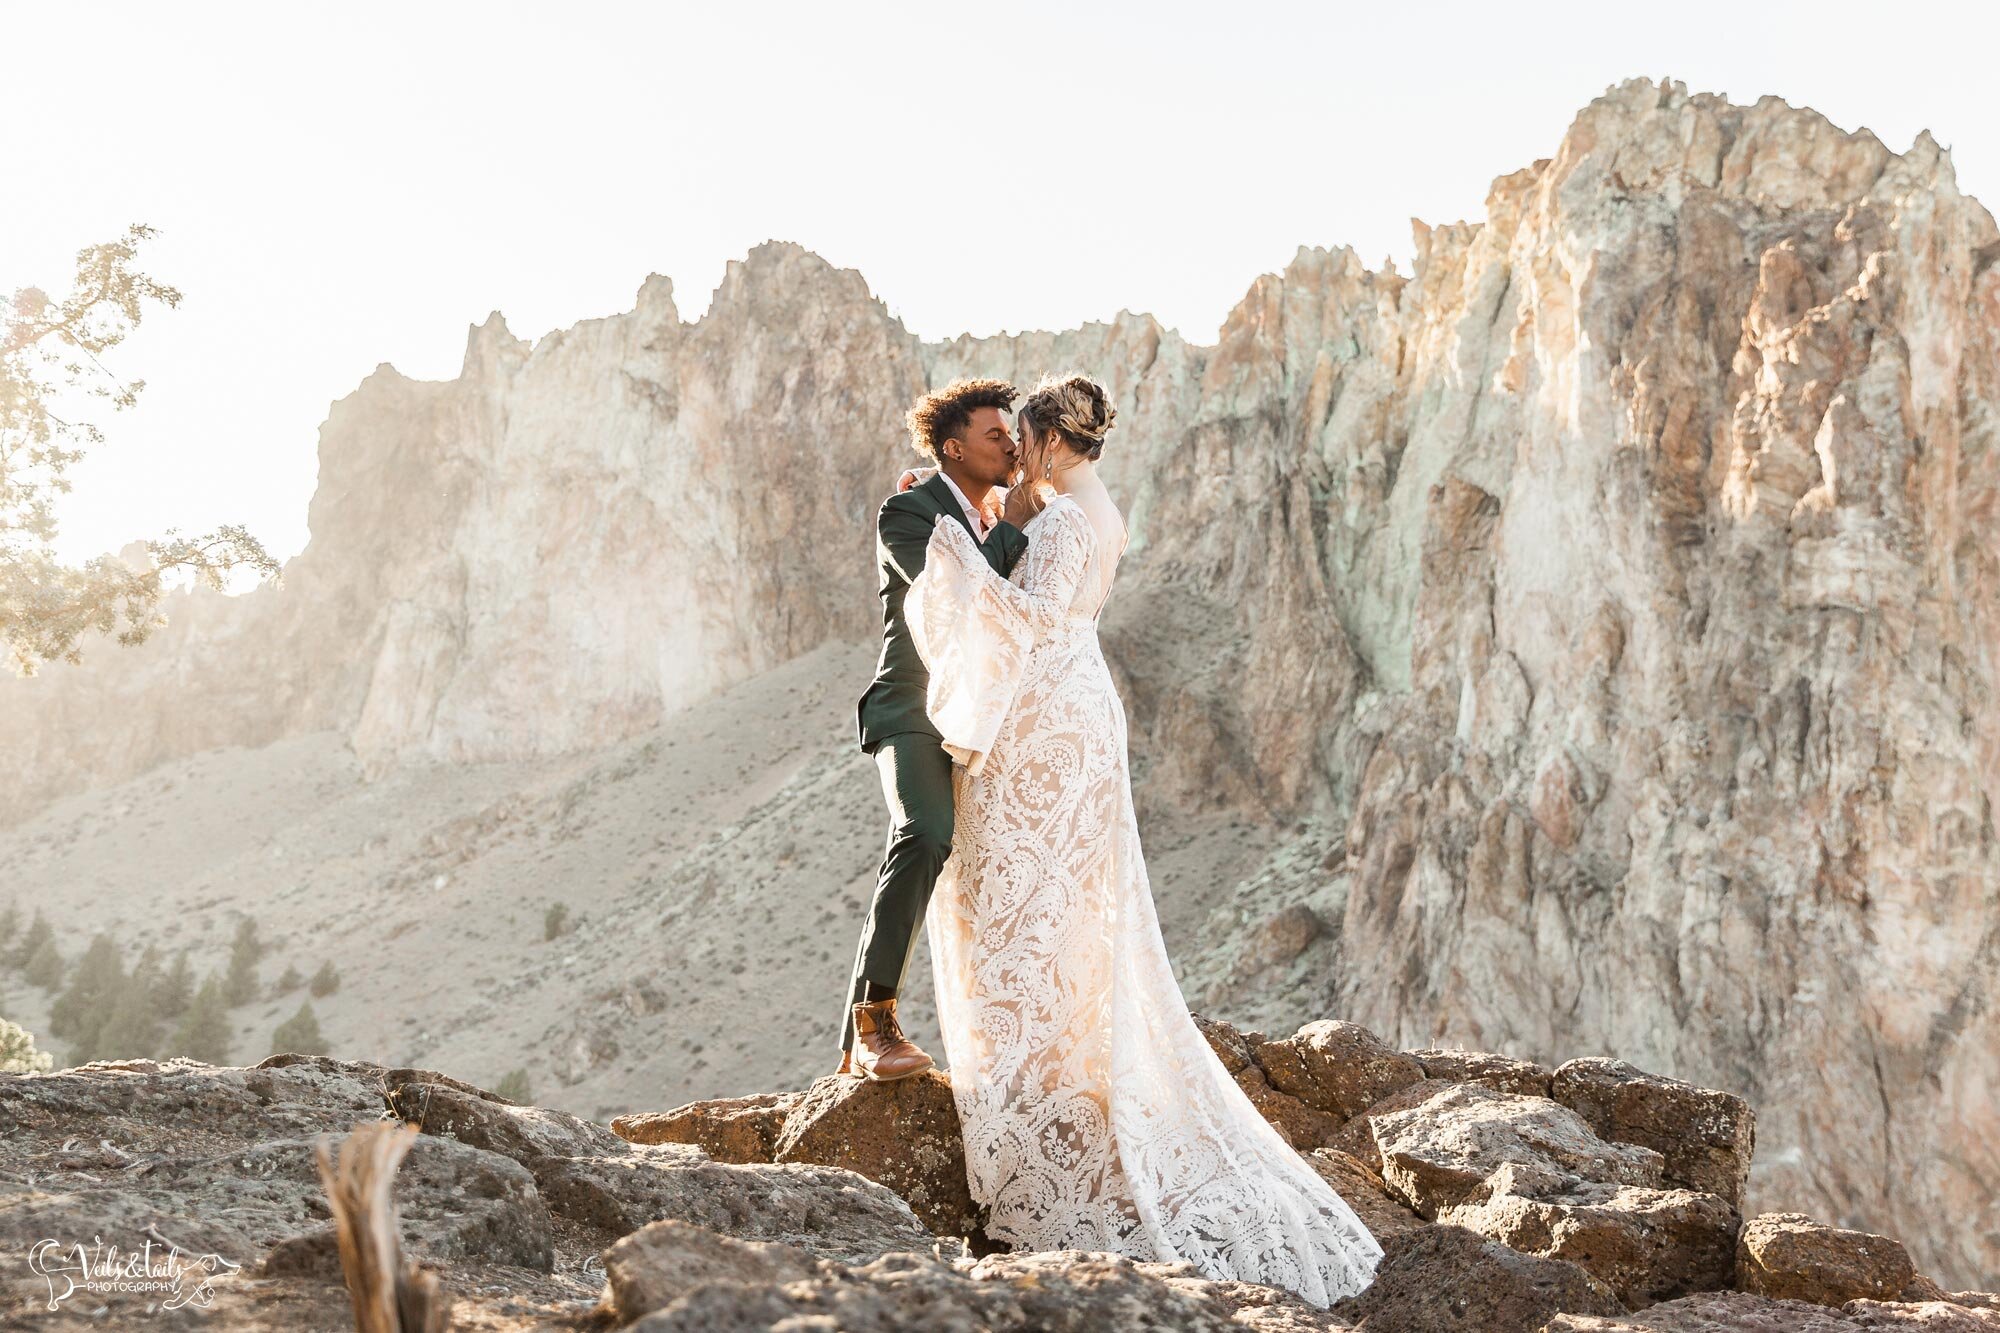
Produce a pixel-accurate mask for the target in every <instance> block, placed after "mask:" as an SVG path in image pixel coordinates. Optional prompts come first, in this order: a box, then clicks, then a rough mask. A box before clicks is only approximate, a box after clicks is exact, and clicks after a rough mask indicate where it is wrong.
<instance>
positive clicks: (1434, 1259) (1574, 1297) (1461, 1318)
mask: <svg viewBox="0 0 2000 1333" xmlns="http://www.w3.org/2000/svg"><path fill="white" fill-rule="evenodd" d="M1381 1239H1382V1262H1381V1264H1380V1265H1379V1266H1378V1267H1377V1269H1376V1271H1375V1280H1374V1281H1373V1282H1372V1283H1370V1284H1369V1285H1368V1286H1367V1287H1366V1288H1365V1289H1364V1290H1362V1291H1361V1292H1360V1293H1359V1294H1357V1295H1354V1296H1350V1297H1348V1298H1347V1299H1346V1300H1344V1301H1338V1302H1336V1303H1335V1304H1334V1306H1333V1308H1332V1310H1331V1311H1329V1313H1330V1314H1332V1315H1334V1316H1336V1317H1337V1318H1339V1319H1340V1320H1342V1321H1344V1323H1345V1324H1346V1325H1347V1326H1349V1327H1352V1328H1356V1329H1367V1330H1370V1331H1371V1333H1375V1331H1377V1330H1379V1333H1446V1331H1447V1330H1450V1331H1451V1333H1535V1330H1537V1329H1540V1328H1541V1327H1543V1326H1544V1325H1545V1324H1546V1323H1547V1322H1548V1321H1549V1320H1550V1319H1551V1318H1552V1317H1554V1316H1555V1315H1557V1314H1560V1313H1562V1312H1564V1311H1574V1312H1578V1313H1582V1314H1618V1313H1621V1312H1622V1310H1623V1307H1622V1306H1620V1305H1619V1303H1618V1298H1617V1297H1616V1296H1614V1295H1613V1294H1612V1293H1611V1289H1610V1288H1608V1287H1606V1286H1605V1285H1604V1284H1603V1283H1602V1282H1599V1281H1598V1280H1597V1279H1596V1278H1594V1277H1592V1276H1590V1274H1588V1273H1586V1272H1584V1271H1583V1270H1582V1269H1581V1268H1578V1267H1577V1266H1576V1265H1575V1264H1572V1263H1568V1262H1566V1261H1565V1260H1562V1259H1545V1258H1540V1257H1538V1256H1535V1255H1527V1254H1517V1253H1515V1252H1514V1251H1513V1250H1510V1249H1508V1248H1507V1247H1506V1246H1504V1245H1499V1244H1496V1243H1494V1242H1493V1241H1490V1240H1487V1239H1486V1238H1485V1237H1483V1236H1476V1235H1474V1234H1473V1233H1472V1232H1470V1231H1467V1230H1465V1229H1464V1228H1462V1227H1453V1226H1426V1227H1422V1228H1420V1229H1418V1230H1415V1231H1404V1232H1399V1233H1394V1234H1391V1235H1388V1236H1385V1237H1382V1238H1381Z"/></svg>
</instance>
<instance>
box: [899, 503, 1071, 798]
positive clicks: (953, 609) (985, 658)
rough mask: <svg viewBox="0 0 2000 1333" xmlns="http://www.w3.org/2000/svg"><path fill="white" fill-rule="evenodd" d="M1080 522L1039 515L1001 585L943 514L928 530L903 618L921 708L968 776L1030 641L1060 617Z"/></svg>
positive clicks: (1063, 508) (1056, 511)
mask: <svg viewBox="0 0 2000 1333" xmlns="http://www.w3.org/2000/svg"><path fill="white" fill-rule="evenodd" d="M1089 521H1090V520H1089V519H1087V518H1085V517H1084V516H1083V513H1082V511H1081V510H1080V509H1078V508H1077V507H1076V506H1075V505H1074V504H1073V503H1070V504H1063V503H1058V504H1057V505H1056V506H1054V507H1052V508H1051V509H1050V510H1047V511H1045V512H1044V513H1043V515H1042V518H1041V521H1040V522H1038V523H1036V524H1035V525H1034V528H1035V531H1034V532H1033V533H1032V534H1031V535H1030V537H1029V540H1028V550H1027V553H1026V554H1025V555H1023V556H1022V557H1021V562H1020V564H1019V565H1018V566H1016V568H1015V570H1014V578H1015V580H1017V581H1010V580H1008V579H1004V578H1001V577H1000V576H999V575H998V574H996V573H994V572H993V568H992V566H991V565H989V564H987V562H986V557H985V556H983V555H982V554H980V550H979V548H978V546H976V545H975V544H974V543H973V540H972V535H971V534H970V533H968V532H967V531H966V530H965V528H964V526H963V525H962V524H960V523H957V522H954V521H953V520H952V519H950V518H949V517H948V516H947V517H943V518H940V519H939V521H938V523H937V525H936V527H934V528H933V529H932V530H931V536H930V546H929V548H928V551H927V552H926V554H925V557H924V568H923V571H922V572H921V573H919V574H918V575H917V577H916V578H915V579H913V580H912V581H911V583H910V587H909V592H908V593H907V595H906V596H905V597H904V599H903V618H904V621H905V623H906V624H908V626H909V629H910V638H911V640H912V641H913V642H914V643H915V644H916V648H917V652H918V654H919V655H920V656H921V657H922V658H923V659H924V665H925V666H926V667H927V668H929V670H930V677H931V682H930V690H929V693H928V695H927V696H926V701H925V702H926V708H927V711H928V712H929V714H930V719H931V725H932V726H934V727H936V728H937V729H938V735H939V736H940V737H942V738H943V741H944V748H945V750H946V751H947V752H948V753H949V754H950V755H951V757H952V758H953V759H954V760H956V761H957V762H959V763H961V764H964V765H965V769H966V772H968V773H977V772H979V770H980V768H981V767H982V766H983V765H984V764H985V762H986V754H987V751H989V750H991V749H992V748H993V739H994V737H995V736H996V735H997V734H998V733H999V730H1000V723H1001V720H1002V719H1003V718H1005V717H1006V716H1007V710H1008V709H1009V708H1010V707H1012V706H1013V702H1014V695H1015V693H1016V691H1018V690H1019V688H1020V685H1021V677H1022V674H1023V672H1024V670H1025V669H1026V667H1027V662H1028V652H1029V650H1030V649H1031V648H1033V647H1034V646H1035V641H1036V640H1037V639H1038V638H1040V637H1041V636H1043V635H1045V634H1047V633H1048V632H1049V631H1050V630H1051V629H1053V628H1054V627H1056V626H1057V625H1059V624H1061V623H1062V622H1063V621H1064V620H1065V619H1067V618H1068V615H1069V609H1070V603H1071V601H1072V600H1073V599H1074V597H1075V595H1076V590H1077V587H1078V585H1079V584H1080V583H1081V582H1082V581H1083V572H1084V563H1085V561H1086V559H1087V557H1088V555H1089V533H1088V524H1089Z"/></svg>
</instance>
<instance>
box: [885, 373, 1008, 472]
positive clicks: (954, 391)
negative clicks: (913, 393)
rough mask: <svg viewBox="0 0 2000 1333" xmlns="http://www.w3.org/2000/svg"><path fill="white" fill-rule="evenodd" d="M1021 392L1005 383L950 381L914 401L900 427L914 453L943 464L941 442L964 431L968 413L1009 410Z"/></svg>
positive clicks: (968, 419)
mask: <svg viewBox="0 0 2000 1333" xmlns="http://www.w3.org/2000/svg"><path fill="white" fill-rule="evenodd" d="M1020 396H1021V391H1020V390H1019V389H1017V388H1015V387H1014V386H1013V385H1011V384H1009V383H1008V382H1007V381H1006V380H953V381H952V382H951V383H950V384H947V385H946V386H945V387H944V388H942V389H939V390H938V391H937V392H936V393H927V394H925V395H924V396H923V397H921V398H919V399H917V401H916V403H915V404H914V405H912V406H911V408H910V410H909V413H908V414H907V415H906V416H904V418H903V421H904V424H905V425H907V426H908V427H909V428H910V445H911V447H913V448H914V449H915V450H916V451H917V452H918V453H920V454H923V455H924V456H925V457H927V458H929V459H931V460H932V461H934V462H936V463H937V464H938V465H939V466H943V464H944V442H945V441H946V440H949V439H951V438H952V437H953V436H954V435H957V434H958V433H959V432H960V431H962V430H964V429H965V423H966V422H968V421H970V420H972V414H973V413H974V412H976V411H978V410H979V409H980V408H982V407H997V408H999V409H1000V410H1001V411H1002V412H1006V411H1010V410H1011V409H1012V408H1013V406H1014V400H1015V399H1016V398H1019V397H1020Z"/></svg>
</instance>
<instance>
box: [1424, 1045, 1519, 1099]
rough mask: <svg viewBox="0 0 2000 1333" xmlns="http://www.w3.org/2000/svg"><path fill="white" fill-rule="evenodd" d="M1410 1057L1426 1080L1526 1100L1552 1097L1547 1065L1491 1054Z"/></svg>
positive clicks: (1432, 1052)
mask: <svg viewBox="0 0 2000 1333" xmlns="http://www.w3.org/2000/svg"><path fill="white" fill-rule="evenodd" d="M1408 1054H1409V1056H1410V1058H1411V1059H1413V1060H1415V1061H1416V1062H1417V1063H1418V1064H1420V1065H1422V1066H1423V1068H1424V1077H1425V1078H1431V1079H1441V1080H1443V1081H1445V1082H1448V1083H1477V1084H1479V1085H1480V1086H1481V1087H1486V1088H1491V1089H1493V1091H1495V1092H1511V1093H1515V1094H1517V1095H1519V1096H1523V1097H1546V1096H1548V1095H1549V1079H1550V1078H1551V1077H1552V1075H1551V1074H1550V1072H1549V1068H1548V1066H1547V1065H1538V1064H1536V1063H1535V1062H1534V1061H1532V1060H1516V1059H1514V1058H1513V1057H1512V1056H1507V1055H1494V1054H1493V1053H1491V1052H1490V1051H1441V1050H1423V1051H1411V1052H1409V1053H1408Z"/></svg>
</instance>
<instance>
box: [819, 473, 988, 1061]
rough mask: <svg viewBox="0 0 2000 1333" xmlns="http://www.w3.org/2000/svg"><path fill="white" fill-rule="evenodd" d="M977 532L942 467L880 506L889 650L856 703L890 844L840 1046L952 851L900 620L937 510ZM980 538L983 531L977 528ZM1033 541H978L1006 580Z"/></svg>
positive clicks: (906, 956)
mask: <svg viewBox="0 0 2000 1333" xmlns="http://www.w3.org/2000/svg"><path fill="white" fill-rule="evenodd" d="M940 514H943V515H945V516H947V517H948V518H950V519H953V520H956V521H957V522H958V523H959V524H960V525H961V526H963V527H964V528H965V530H966V531H967V532H968V533H972V525H971V524H970V523H968V522H966V519H965V513H964V511H963V510H961V509H960V508H959V506H958V498H957V497H956V496H954V495H953V494H952V493H951V488H950V486H948V485H947V484H946V483H945V479H944V475H943V474H942V473H939V474H938V475H937V476H934V477H932V478H931V479H930V480H929V481H926V482H924V483H923V484H922V485H921V486H912V487H911V488H910V489H909V490H907V491H902V492H899V493H897V494H895V495H892V496H890V497H889V498H888V499H887V500H884V501H883V502H882V508H881V510H880V512H879V513H878V514H877V515H876V518H875V562H876V565H877V566H878V568H879V571H880V592H881V596H882V655H881V657H880V659H879V660H878V661H877V662H876V666H875V679H874V680H872V681H871V682H869V685H868V688H867V690H866V691H864V692H863V694H862V696H861V699H860V702H859V703H858V704H856V706H855V726H856V730H857V731H858V733H859V736H860V741H861V749H862V751H863V752H864V753H866V754H871V755H873V756H874V757H875V767H876V771H877V772H878V773H879V774H880V776H881V779H882V798H883V800H884V802H885V803H886V804H887V805H888V807H889V842H888V846H887V847H886V848H885V849H884V850H883V853H882V866H881V869H880V871H879V872H878V873H877V875H876V879H875V896H874V899H873V901H871V902H870V904H869V907H868V919H867V921H866V922H865V923H864V924H863V925H862V928H861V940H860V943H859V944H857V945H856V946H855V950H854V968H853V971H852V973H851V974H850V976H849V979H848V987H847V1007H846V1009H845V1010H844V1011H843V1013H842V1015H841V1028H840V1048H841V1049H842V1050H844V1051H845V1050H852V1049H853V1048H854V1005H855V1003H856V1002H857V1001H859V1000H860V999H861V992H862V986H863V983H864V982H868V981H874V982H877V983H879V984H881V985H885V986H894V987H896V988H897V989H898V990H900V989H901V988H902V985H903V978H904V975H905V973H906V972H907V971H908V970H909V966H910V955H911V954H912V953H914V952H915V951H916V947H917V932H918V931H919V930H920V929H921V928H922V926H923V920H924V912H925V909H926V908H928V907H929V905H930V898H931V888H932V886H933V885H935V884H936V883H937V876H938V870H939V869H940V868H941V867H943V865H944V863H945V858H946V857H948V856H950V855H951V831H952V823H953V819H954V816H955V812H954V810H953V804H952V788H951V782H952V777H951V756H950V755H948V754H946V753H945V750H944V746H943V745H942V744H941V743H940V741H939V738H938V734H937V729H936V728H935V727H933V726H932V725H931V720H930V717H929V715H928V714H927V713H926V712H925V710H924V696H925V693H926V692H927V691H928V690H929V688H930V672H929V671H927V670H926V669H925V668H924V661H923V658H922V656H921V655H920V654H918V652H917V646H916V644H915V643H914V642H912V641H911V639H910V630H909V626H908V625H907V624H906V623H905V622H904V620H903V596H904V594H906V593H907V592H908V591H909V590H910V582H911V580H913V579H915V578H916V577H917V575H918V574H920V573H922V572H923V568H924V556H925V553H926V552H927V551H928V549H929V547H930V539H931V530H932V529H933V528H934V527H935V526H936V524H937V519H938V515H940ZM972 535H973V537H974V539H975V540H977V538H978V534H977V533H973V534H972ZM1027 547H1028V539H1027V538H1026V537H1024V536H1023V535H1022V534H1021V530H1020V529H1019V528H1017V527H1015V526H1014V525H1013V524H1011V523H1006V522H1001V523H996V524H994V525H993V530H992V531H991V532H989V533H987V534H986V540H985V541H984V542H982V543H980V547H979V549H980V552H981V553H982V554H983V555H985V557H986V562H987V563H988V564H989V565H991V566H992V567H993V569H994V570H995V572H997V573H999V574H1000V575H1001V576H1002V577H1004V576H1006V575H1007V574H1009V573H1011V572H1013V568H1014V564H1015V562H1016V561H1018V560H1019V559H1020V558H1021V553H1022V552H1023V551H1025V550H1027Z"/></svg>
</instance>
